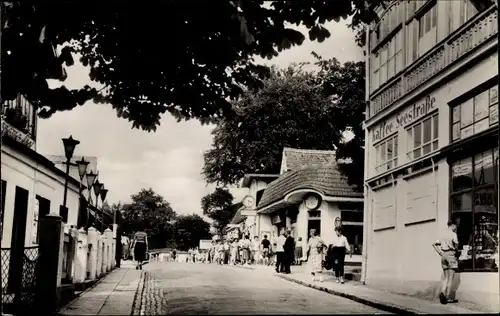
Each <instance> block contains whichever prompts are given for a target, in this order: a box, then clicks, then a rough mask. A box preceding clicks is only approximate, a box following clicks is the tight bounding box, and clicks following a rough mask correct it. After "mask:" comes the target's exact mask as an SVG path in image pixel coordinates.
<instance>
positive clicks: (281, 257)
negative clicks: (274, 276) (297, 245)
mask: <svg viewBox="0 0 500 316" xmlns="http://www.w3.org/2000/svg"><path fill="white" fill-rule="evenodd" d="M285 242H286V231H283V232H282V233H281V235H280V236H279V237H278V240H277V241H276V272H277V273H283V272H285V248H284V246H285Z"/></svg>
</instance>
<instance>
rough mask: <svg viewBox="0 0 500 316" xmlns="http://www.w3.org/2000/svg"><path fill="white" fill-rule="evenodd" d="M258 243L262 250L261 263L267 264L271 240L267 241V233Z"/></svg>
mask: <svg viewBox="0 0 500 316" xmlns="http://www.w3.org/2000/svg"><path fill="white" fill-rule="evenodd" d="M260 244H261V247H262V250H261V251H262V261H263V264H264V265H266V266H268V265H269V256H270V248H271V242H270V241H269V239H267V235H264V239H262V241H261V243H260Z"/></svg>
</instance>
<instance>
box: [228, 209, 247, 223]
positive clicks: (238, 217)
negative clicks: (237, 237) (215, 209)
mask: <svg viewBox="0 0 500 316" xmlns="http://www.w3.org/2000/svg"><path fill="white" fill-rule="evenodd" d="M242 209H243V208H239V209H238V210H237V211H236V213H235V214H234V217H233V219H232V220H231V224H239V223H241V222H243V221H244V220H245V219H246V218H247V217H246V216H243V215H241V210H242Z"/></svg>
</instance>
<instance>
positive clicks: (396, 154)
mask: <svg viewBox="0 0 500 316" xmlns="http://www.w3.org/2000/svg"><path fill="white" fill-rule="evenodd" d="M393 139H394V157H397V156H398V137H397V136H396V137H394V138H393Z"/></svg>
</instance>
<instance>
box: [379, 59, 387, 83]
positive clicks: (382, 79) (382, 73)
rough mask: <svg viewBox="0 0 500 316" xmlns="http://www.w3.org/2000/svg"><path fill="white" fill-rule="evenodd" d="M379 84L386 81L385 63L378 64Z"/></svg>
mask: <svg viewBox="0 0 500 316" xmlns="http://www.w3.org/2000/svg"><path fill="white" fill-rule="evenodd" d="M379 71H380V85H382V84H384V83H385V82H386V81H387V63H385V64H384V65H382V66H380V70H379Z"/></svg>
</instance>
